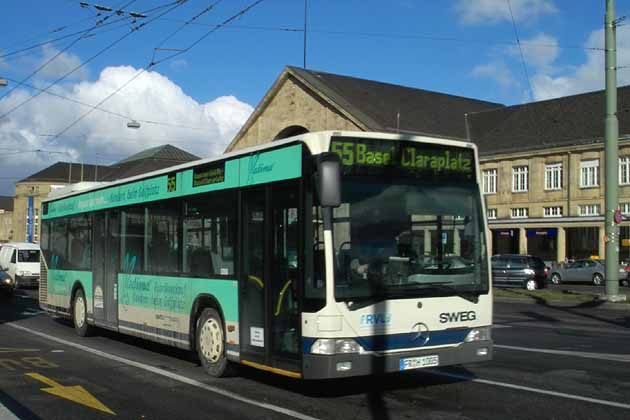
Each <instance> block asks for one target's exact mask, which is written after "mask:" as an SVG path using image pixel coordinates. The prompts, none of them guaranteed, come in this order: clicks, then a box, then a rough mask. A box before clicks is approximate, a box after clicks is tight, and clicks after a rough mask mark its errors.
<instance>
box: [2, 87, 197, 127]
mask: <svg viewBox="0 0 630 420" xmlns="http://www.w3.org/2000/svg"><path fill="white" fill-rule="evenodd" d="M5 79H7V80H8V81H10V82H14V83H17V81H16V80H13V79H11V78H10V77H5ZM23 85H24V86H26V87H28V88H30V89H33V90H38V91H42V93H45V94H46V95H50V96H54V97H56V98H59V99H63V100H65V101H68V102H72V103H75V104H77V105H82V106H85V107H89V108H92V107H95V108H96V110H98V111H101V112H103V113H105V114H109V115H112V116H115V117H119V118H121V119H125V120H134V119H135V120H136V121H138V122H141V123H145V124H152V125H160V126H166V127H175V128H186V129H189V130H206V129H207V128H204V127H194V126H189V125H185V124H177V123H168V122H163V121H154V120H143V119H140V118H133V117H131V116H129V115H126V114H123V113H120V112H116V111H112V110H109V109H105V108H101V107H98V106H95V105H93V104H88V103H87V102H83V101H79V100H77V99H72V98H69V97H67V96H64V95H61V94H58V93H55V92H52V91H50V90H48V91H44V89H42V88H38V87H36V86H33V85H30V84H27V83H23ZM0 132H1V131H0Z"/></svg>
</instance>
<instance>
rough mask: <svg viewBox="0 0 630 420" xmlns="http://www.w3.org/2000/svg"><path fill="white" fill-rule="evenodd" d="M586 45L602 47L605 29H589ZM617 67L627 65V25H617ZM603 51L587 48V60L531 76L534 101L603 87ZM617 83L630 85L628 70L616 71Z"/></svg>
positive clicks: (629, 50)
mask: <svg viewBox="0 0 630 420" xmlns="http://www.w3.org/2000/svg"><path fill="white" fill-rule="evenodd" d="M585 47H588V48H604V30H603V29H600V30H596V31H593V32H591V34H590V35H589V37H588V40H587V41H586V43H585ZM617 66H619V67H623V66H630V27H628V26H620V27H619V28H618V29H617ZM604 78H605V71H604V52H603V51H601V50H588V51H587V52H586V61H585V62H584V63H583V64H581V65H578V66H576V67H573V68H571V69H569V70H567V71H564V72H563V71H558V69H548V70H547V71H541V72H539V73H537V74H535V75H534V76H533V77H532V86H533V90H534V96H535V98H536V100H542V99H550V98H557V97H560V96H566V95H573V94H576V93H581V92H588V91H593V90H600V89H603V88H604ZM617 82H618V84H619V85H627V84H630V72H628V69H620V70H619V71H618V72H617Z"/></svg>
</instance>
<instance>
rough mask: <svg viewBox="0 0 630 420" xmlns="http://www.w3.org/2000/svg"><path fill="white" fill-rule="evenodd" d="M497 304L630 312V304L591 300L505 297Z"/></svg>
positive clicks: (498, 298)
mask: <svg viewBox="0 0 630 420" xmlns="http://www.w3.org/2000/svg"><path fill="white" fill-rule="evenodd" d="M494 301H495V302H500V303H529V304H533V305H543V306H549V307H559V308H576V309H590V308H597V309H609V310H615V311H628V312H630V304H628V303H612V302H606V301H602V300H590V301H586V302H579V301H567V300H548V299H543V298H534V297H526V296H523V297H503V296H494Z"/></svg>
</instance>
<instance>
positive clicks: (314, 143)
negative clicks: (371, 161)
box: [42, 130, 477, 202]
mask: <svg viewBox="0 0 630 420" xmlns="http://www.w3.org/2000/svg"><path fill="white" fill-rule="evenodd" d="M333 136H339V137H363V138H375V139H376V138H378V139H380V140H392V141H416V142H426V143H433V144H441V145H445V146H452V147H464V148H472V149H475V155H476V154H477V147H476V146H475V144H474V143H472V142H466V141H461V140H456V139H448V138H443V137H428V136H420V135H413V134H406V133H405V134H403V133H400V134H397V133H382V132H369V131H346V130H329V131H318V132H310V133H304V134H299V135H297V136H293V137H288V138H286V139H282V140H277V141H272V142H268V143H264V144H260V145H256V146H252V147H247V148H244V149H239V150H235V151H233V152H229V153H226V154H224V155H220V156H216V157H212V158H205V159H199V160H195V161H192V162H186V163H183V164H181V165H175V166H170V167H168V168H162V169H159V170H156V171H152V172H147V173H144V174H140V175H136V176H132V177H128V178H122V179H118V180H116V181H112V182H99V183H96V184H94V185H85V186H83V187H82V188H80V189H75V188H70V189H69V190H65V188H62V189H60V190H61V191H59V190H58V191H57V192H56V193H55V192H52V194H49V196H48V197H47V198H45V199H44V200H42V202H51V201H57V200H60V199H63V198H67V197H72V196H77V195H81V194H86V193H89V192H93V191H97V190H101V189H104V188H110V187H113V186H117V185H122V184H126V183H129V182H133V181H139V180H142V179H147V178H152V177H155V176H158V175H165V174H170V173H173V172H177V171H181V170H185V169H191V168H195V167H197V166H202V165H205V164H208V163H212V162H220V161H223V160H228V159H230V158H234V157H238V156H243V155H247V154H251V153H255V152H259V151H264V150H267V149H271V148H277V147H279V146H282V145H287V144H290V143H295V142H296V141H300V142H302V143H304V144H305V145H306V146H307V147H308V148H309V150H310V152H311V153H312V154H314V155H317V154H320V153H322V152H325V151H328V149H329V146H330V144H329V143H330V141H329V140H330V138H331V137H333ZM73 185H74V184H73ZM70 187H72V186H70ZM65 191H67V192H65Z"/></svg>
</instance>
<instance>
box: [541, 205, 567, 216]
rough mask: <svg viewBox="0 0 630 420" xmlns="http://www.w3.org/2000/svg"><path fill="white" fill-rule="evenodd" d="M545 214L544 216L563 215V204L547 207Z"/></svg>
mask: <svg viewBox="0 0 630 420" xmlns="http://www.w3.org/2000/svg"><path fill="white" fill-rule="evenodd" d="M543 216H544V217H561V216H562V206H556V207H545V208H544V213H543Z"/></svg>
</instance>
